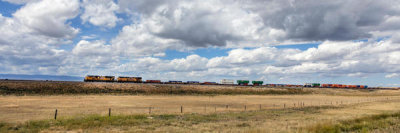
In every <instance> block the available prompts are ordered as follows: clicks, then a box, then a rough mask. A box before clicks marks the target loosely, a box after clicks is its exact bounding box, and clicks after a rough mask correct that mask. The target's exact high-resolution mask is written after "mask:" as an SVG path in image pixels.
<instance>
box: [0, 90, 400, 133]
mask: <svg viewBox="0 0 400 133" xmlns="http://www.w3.org/2000/svg"><path fill="white" fill-rule="evenodd" d="M65 84H69V85H68V87H67V88H65ZM77 85H83V86H84V87H82V86H81V87H82V88H83V89H87V88H94V89H95V88H108V90H131V89H134V88H135V90H146V91H147V92H146V93H130V92H129V93H125V92H120V93H117V92H118V91H113V93H108V92H103V91H100V93H88V94H87V95H86V94H85V93H61V92H71V91H69V90H75V89H76V88H73V87H76V86H77ZM32 86H33V87H32ZM49 86H50V87H49ZM1 87H3V88H2V89H3V90H1V91H3V92H2V93H1V94H2V95H1V96H0V114H2V115H0V132H54V131H61V132H64V131H72V132H365V131H366V132H398V131H400V124H398V123H399V122H400V114H399V113H398V112H400V91H398V90H346V89H323V88H322V89H320V88H303V89H301V91H298V92H299V93H292V92H290V93H289V94H287V93H286V92H288V91H291V90H290V89H285V88H263V87H246V88H245V87H231V86H227V87H226V86H188V85H182V86H178V85H149V84H114V83H88V84H85V83H79V82H77V83H71V82H66V83H65V82H60V83H58V82H50V84H46V82H0V88H1ZM40 87H43V88H47V89H50V90H52V89H56V91H39V92H40V93H36V92H35V91H37V90H35V89H33V90H35V91H34V92H35V93H32V92H30V91H26V90H22V89H23V88H26V89H32V88H37V89H40ZM119 87H121V88H119ZM141 87H143V88H141ZM147 87H158V88H159V89H164V88H174V89H176V90H179V89H184V90H185V91H182V92H181V93H172V94H167V93H164V92H163V93H159V92H158V91H157V93H153V92H152V93H150V92H151V91H155V89H154V88H153V89H151V88H150V89H149V88H147ZM4 88H7V89H8V91H9V90H13V89H14V90H18V89H21V90H18V91H19V92H18V93H4ZM10 88H11V89H10ZM16 88H17V89H16ZM43 88H42V89H43ZM57 88H58V89H59V90H57ZM188 88H189V89H188ZM196 88H199V90H200V91H193V89H196ZM63 89H65V90H68V91H60V90H63ZM88 90H90V89H88ZM150 90H151V91H150ZM221 90H223V91H221ZM228 90H231V91H235V93H226V92H225V91H228ZM270 90H273V91H274V92H285V93H270V92H271V91H270ZM16 92H17V91H16ZM45 92H46V93H45ZM47 92H55V93H47ZM161 92H162V91H161ZM174 92H178V91H174ZM200 92H201V93H200ZM257 92H259V93H257ZM265 92H269V93H265ZM249 93H250V94H249ZM21 94H24V95H21ZM186 94H187V95H186ZM181 107H182V111H183V113H181ZM109 108H111V117H109V116H108V113H109V112H108V111H109ZM55 109H57V111H58V115H57V120H54V113H55ZM150 111H151V112H150Z"/></svg>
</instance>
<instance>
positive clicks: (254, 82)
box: [251, 81, 264, 86]
mask: <svg viewBox="0 0 400 133" xmlns="http://www.w3.org/2000/svg"><path fill="white" fill-rule="evenodd" d="M251 83H253V86H259V85H262V84H263V83H264V82H263V81H251Z"/></svg>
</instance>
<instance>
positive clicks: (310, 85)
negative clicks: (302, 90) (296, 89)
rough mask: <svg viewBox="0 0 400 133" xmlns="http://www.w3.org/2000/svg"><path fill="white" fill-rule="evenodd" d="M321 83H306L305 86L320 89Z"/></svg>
mask: <svg viewBox="0 0 400 133" xmlns="http://www.w3.org/2000/svg"><path fill="white" fill-rule="evenodd" d="M320 86H321V84H320V83H306V84H304V87H320Z"/></svg>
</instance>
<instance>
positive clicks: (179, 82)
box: [167, 80, 183, 84]
mask: <svg viewBox="0 0 400 133" xmlns="http://www.w3.org/2000/svg"><path fill="white" fill-rule="evenodd" d="M167 83H168V84H183V82H182V81H174V80H170V81H168V82H167Z"/></svg>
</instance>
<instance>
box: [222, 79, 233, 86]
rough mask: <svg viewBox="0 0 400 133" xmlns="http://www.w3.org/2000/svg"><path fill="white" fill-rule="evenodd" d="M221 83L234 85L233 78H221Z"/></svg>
mask: <svg viewBox="0 0 400 133" xmlns="http://www.w3.org/2000/svg"><path fill="white" fill-rule="evenodd" d="M221 84H222V85H234V84H235V80H232V79H222V80H221Z"/></svg>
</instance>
